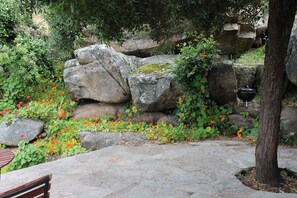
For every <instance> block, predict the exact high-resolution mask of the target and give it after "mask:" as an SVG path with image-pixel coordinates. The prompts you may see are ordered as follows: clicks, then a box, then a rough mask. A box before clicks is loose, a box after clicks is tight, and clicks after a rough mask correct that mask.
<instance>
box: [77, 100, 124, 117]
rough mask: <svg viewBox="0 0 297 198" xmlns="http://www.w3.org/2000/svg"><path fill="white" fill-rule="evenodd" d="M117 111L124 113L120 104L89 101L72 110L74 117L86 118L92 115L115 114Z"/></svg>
mask: <svg viewBox="0 0 297 198" xmlns="http://www.w3.org/2000/svg"><path fill="white" fill-rule="evenodd" d="M119 113H120V114H123V113H124V107H123V105H122V104H107V103H91V104H84V105H81V106H79V107H78V108H77V109H76V110H75V111H74V112H73V117H74V118H75V119H78V118H82V119H84V118H87V119H88V118H94V117H104V116H116V115H117V114H119Z"/></svg>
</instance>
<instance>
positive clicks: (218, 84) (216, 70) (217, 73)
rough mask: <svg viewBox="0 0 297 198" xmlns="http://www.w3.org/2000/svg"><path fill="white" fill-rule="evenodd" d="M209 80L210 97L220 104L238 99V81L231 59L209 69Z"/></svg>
mask: <svg viewBox="0 0 297 198" xmlns="http://www.w3.org/2000/svg"><path fill="white" fill-rule="evenodd" d="M207 82H208V87H209V94H210V97H211V98H212V99H213V100H214V101H216V103H218V104H219V105H224V104H227V103H230V102H234V101H236V93H237V82H236V75H235V70H234V67H233V64H232V62H231V61H224V62H222V63H217V64H215V65H214V66H213V67H212V69H211V70H210V71H209V75H208V77H207Z"/></svg>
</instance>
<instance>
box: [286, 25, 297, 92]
mask: <svg viewBox="0 0 297 198" xmlns="http://www.w3.org/2000/svg"><path fill="white" fill-rule="evenodd" d="M296 21H297V20H296ZM286 72H287V76H288V79H289V80H290V81H291V83H293V84H294V85H296V86H297V24H295V26H294V28H293V29H292V33H291V38H290V42H289V45H288V54H287V63H286Z"/></svg>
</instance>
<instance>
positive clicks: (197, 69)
mask: <svg viewBox="0 0 297 198" xmlns="http://www.w3.org/2000/svg"><path fill="white" fill-rule="evenodd" d="M198 39H199V38H198ZM217 56H218V50H217V48H216V42H215V41H214V40H213V38H208V39H207V38H203V37H202V36H201V38H200V39H199V40H198V42H196V43H185V44H183V45H182V48H181V50H180V55H179V56H178V58H177V60H176V66H175V68H174V73H175V74H176V80H177V81H178V82H180V83H182V84H185V85H186V86H187V87H189V88H190V89H191V88H195V89H201V90H205V87H201V86H203V85H204V84H205V83H206V81H207V80H206V76H207V72H208V71H209V70H210V69H211V67H212V64H213V62H214V60H215V58H217Z"/></svg>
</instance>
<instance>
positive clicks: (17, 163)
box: [8, 140, 46, 170]
mask: <svg viewBox="0 0 297 198" xmlns="http://www.w3.org/2000/svg"><path fill="white" fill-rule="evenodd" d="M18 148H19V151H18V152H16V153H15V157H14V159H13V160H12V162H11V163H10V164H9V166H8V170H18V169H21V168H26V167H29V166H33V165H37V164H40V163H43V162H45V159H46V154H45V152H43V150H42V149H40V148H38V147H37V146H36V145H34V144H29V143H28V142H26V141H24V140H22V141H21V142H20V143H19V145H18Z"/></svg>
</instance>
